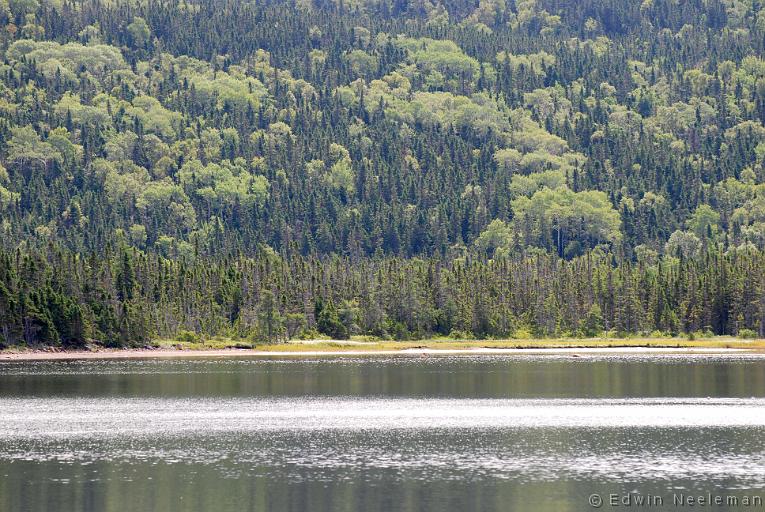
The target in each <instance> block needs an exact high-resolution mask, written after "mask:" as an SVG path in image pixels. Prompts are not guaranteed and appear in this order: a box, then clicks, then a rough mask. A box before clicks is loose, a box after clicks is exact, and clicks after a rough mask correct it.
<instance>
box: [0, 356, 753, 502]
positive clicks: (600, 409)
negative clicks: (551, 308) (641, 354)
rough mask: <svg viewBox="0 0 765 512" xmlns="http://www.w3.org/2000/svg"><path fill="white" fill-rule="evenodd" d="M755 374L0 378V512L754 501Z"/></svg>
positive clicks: (451, 363) (507, 367) (117, 368)
mask: <svg viewBox="0 0 765 512" xmlns="http://www.w3.org/2000/svg"><path fill="white" fill-rule="evenodd" d="M763 370H765V359H762V358H759V357H754V356H741V357H737V358H734V359H730V360H729V359H725V358H721V357H703V356H694V357H679V356H665V357H661V358H658V359H641V358H618V357H617V358H614V357H603V356H599V357H592V358H585V359H584V360H580V359H573V360H572V359H571V358H528V357H497V356H484V357H474V358H459V357H431V358H428V359H425V360H422V359H419V358H400V357H395V358H385V359H380V358H356V359H338V358H331V359H329V360H320V359H311V360H300V359H281V360H252V359H248V360H240V359H211V360H180V361H178V360H173V361H166V360H165V361H159V360H143V361H83V362H74V363H19V362H16V363H0V510H22V511H24V510H30V511H31V510H35V511H37V510H99V511H100V510H127V511H133V510H135V511H138V510H141V511H143V510H175V509H182V510H224V511H225V510H322V511H323V510H326V511H330V510H331V511H334V510H371V511H375V510H379V511H387V510H411V511H416V510H487V511H488V510H511V509H512V510H542V511H545V510H587V509H589V506H588V504H587V499H588V496H589V495H590V494H592V493H601V494H604V495H605V494H608V493H611V492H614V493H627V492H640V493H644V494H647V493H652V494H656V495H665V496H671V494H668V493H671V492H673V491H677V490H682V491H691V492H703V493H706V492H723V491H724V492H725V493H727V494H732V495H742V496H743V495H747V494H748V495H751V494H753V493H759V494H760V495H765V436H764V435H763V434H765V398H763V395H764V394H765V393H763V390H764V388H765V386H762V385H758V384H762V383H763V375H765V371H763ZM200 382H202V383H204V384H206V387H204V388H201V387H200V384H199V383H200ZM455 382H457V383H460V386H456V385H454V383H455ZM439 384H444V385H443V386H439ZM301 391H302V393H301ZM535 393H536V395H535ZM572 397H576V398H572ZM669 506H670V507H671V498H670V503H669ZM671 508H673V509H674V508H675V507H671Z"/></svg>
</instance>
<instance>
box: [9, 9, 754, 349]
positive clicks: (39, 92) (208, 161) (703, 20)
mask: <svg viewBox="0 0 765 512" xmlns="http://www.w3.org/2000/svg"><path fill="white" fill-rule="evenodd" d="M764 49H765V3H763V4H761V3H760V1H759V0H643V1H642V2H639V1H635V0H516V1H513V0H470V1H467V0H448V1H444V2H443V3H442V2H440V1H439V0H293V1H286V0H254V1H247V0H190V1H186V0H183V1H178V0H149V1H148V2H146V1H141V0H107V1H100V0H75V1H70V0H0V55H2V64H0V345H23V344H26V345H30V346H39V345H61V346H65V347H73V346H81V345H83V344H85V343H96V344H103V345H109V346H123V345H143V344H146V343H148V342H150V341H151V340H153V339H156V338H160V337H161V338H172V337H194V338H195V337H200V336H201V337H206V336H228V337H232V338H236V339H239V338H241V339H243V340H250V341H252V342H274V341H278V340H284V339H288V338H294V337H301V336H317V335H323V336H329V337H333V338H347V337H349V336H351V335H357V334H364V335H371V336H378V337H381V338H392V339H417V338H423V337H428V336H452V337H479V338H491V337H494V338H507V337H551V336H598V335H601V334H603V333H609V335H631V334H638V335H640V334H642V335H647V334H650V333H657V332H658V333H661V334H668V335H677V334H680V333H686V334H691V335H698V336H707V335H712V334H734V335H739V336H757V335H759V336H765V126H763V123H765V59H763V50H764Z"/></svg>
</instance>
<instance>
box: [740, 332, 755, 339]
mask: <svg viewBox="0 0 765 512" xmlns="http://www.w3.org/2000/svg"><path fill="white" fill-rule="evenodd" d="M738 337H739V338H744V339H745V340H753V339H755V338H757V331H755V330H753V329H740V330H739V331H738Z"/></svg>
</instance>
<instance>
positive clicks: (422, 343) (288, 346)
mask: <svg viewBox="0 0 765 512" xmlns="http://www.w3.org/2000/svg"><path fill="white" fill-rule="evenodd" d="M157 346H158V348H162V349H180V350H220V349H227V348H237V349H245V348H253V349H256V350H258V351H263V352H316V351H321V352H343V351H349V350H352V351H354V352H356V351H370V352H374V351H391V350H407V349H409V350H411V349H433V350H470V349H476V348H489V349H519V348H550V349H555V348H609V347H613V348H618V347H634V348H639V347H645V348H716V349H717V348H745V349H760V350H765V339H758V340H749V339H740V338H734V337H728V336H719V337H713V338H704V339H696V340H689V339H688V338H679V337H678V338H583V339H574V338H560V339H509V340H450V339H429V340H417V341H387V340H365V339H351V340H294V341H289V342H286V343H277V344H270V345H266V344H258V345H250V344H243V343H241V342H237V341H233V340H230V339H220V338H218V339H211V340H205V341H196V342H181V341H176V340H159V341H158V342H157Z"/></svg>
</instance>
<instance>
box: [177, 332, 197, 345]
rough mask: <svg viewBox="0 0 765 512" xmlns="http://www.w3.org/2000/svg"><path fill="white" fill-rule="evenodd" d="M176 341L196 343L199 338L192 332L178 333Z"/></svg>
mask: <svg viewBox="0 0 765 512" xmlns="http://www.w3.org/2000/svg"><path fill="white" fill-rule="evenodd" d="M175 339H176V340H178V341H182V342H185V343H194V342H196V341H199V336H197V334H196V333H195V332H192V331H178V334H176V335H175Z"/></svg>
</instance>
